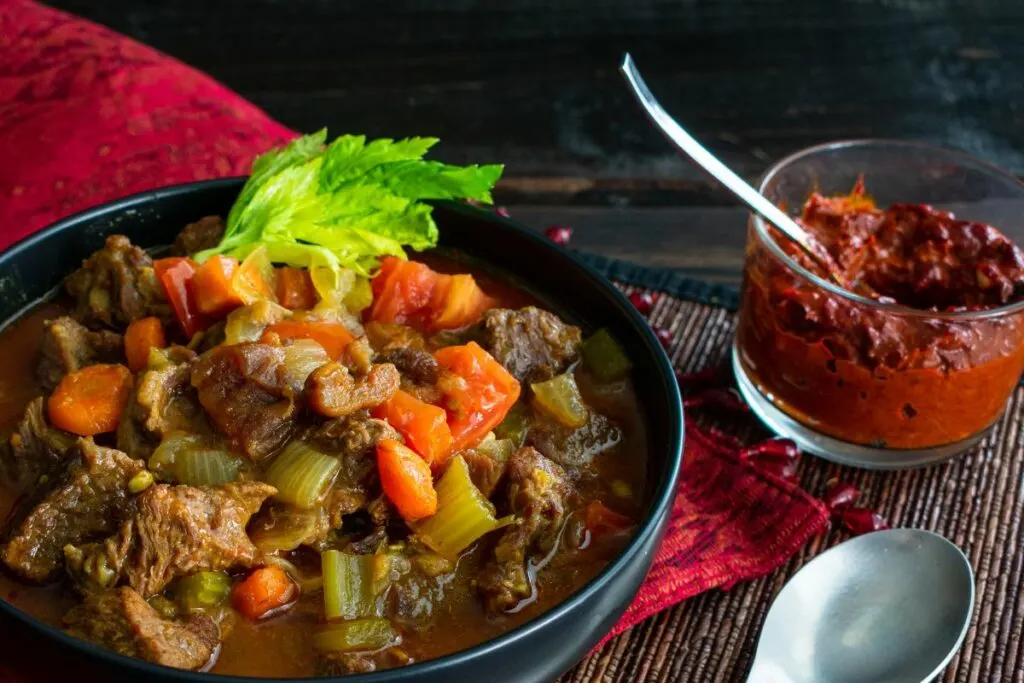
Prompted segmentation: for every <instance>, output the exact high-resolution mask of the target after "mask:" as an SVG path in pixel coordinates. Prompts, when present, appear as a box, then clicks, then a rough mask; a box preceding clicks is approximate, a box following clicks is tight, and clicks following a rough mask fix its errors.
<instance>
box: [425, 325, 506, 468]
mask: <svg viewBox="0 0 1024 683" xmlns="http://www.w3.org/2000/svg"><path fill="white" fill-rule="evenodd" d="M434 358H436V359H437V362H438V363H439V364H440V365H441V367H442V368H443V369H444V370H446V371H447V374H445V375H443V376H442V377H441V379H440V380H439V381H438V383H437V386H438V388H439V389H440V390H441V393H442V399H441V406H442V407H443V408H444V409H445V411H446V412H447V413H448V427H449V428H450V429H451V432H452V446H453V448H454V449H455V450H459V449H462V448H469V447H472V446H474V445H476V444H477V443H478V442H479V441H480V439H482V438H483V437H484V436H485V435H486V434H487V432H489V431H491V430H492V429H493V428H494V427H496V426H497V425H498V424H499V423H500V422H501V421H502V420H504V419H505V415H506V414H507V413H508V411H509V409H510V408H511V407H512V406H513V405H514V404H515V402H516V401H517V400H518V399H519V382H518V381H516V378H515V377H513V376H512V375H510V374H509V372H508V370H506V369H505V368H504V367H502V365H501V363H499V362H498V361H496V360H494V358H492V357H491V355H490V354H489V353H487V352H486V351H484V350H483V349H482V348H480V346H479V345H478V344H477V343H476V342H469V343H468V344H466V345H465V346H448V347H445V348H443V349H439V350H438V351H437V352H436V353H435V354H434Z"/></svg>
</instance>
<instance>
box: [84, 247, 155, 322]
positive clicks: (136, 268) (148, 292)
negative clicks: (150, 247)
mask: <svg viewBox="0 0 1024 683" xmlns="http://www.w3.org/2000/svg"><path fill="white" fill-rule="evenodd" d="M64 286H65V288H66V289H67V291H68V293H69V294H70V295H71V296H72V297H74V298H75V301H76V305H75V313H74V317H75V318H76V319H77V320H79V321H80V322H82V323H85V324H86V325H89V326H97V325H106V326H107V327H115V326H121V327H123V326H126V325H127V324H128V323H130V322H132V321H133V320H138V319H139V318H145V317H147V316H151V315H154V316H156V317H158V318H160V320H161V321H162V322H164V323H170V322H171V320H172V319H173V315H172V313H171V307H170V305H169V304H168V303H167V298H166V297H165V296H164V291H163V288H162V287H161V285H160V281H159V280H158V279H157V276H156V273H155V272H154V271H153V259H151V258H150V257H149V254H147V253H146V252H145V251H143V250H142V249H140V248H138V247H136V246H135V245H133V244H132V243H131V242H130V241H128V238H127V237H125V236H124V235H111V236H110V237H108V238H107V241H106V244H105V245H104V246H103V248H102V249H100V250H98V251H96V252H95V253H93V255H92V256H90V257H89V258H88V259H86V261H85V262H84V263H83V264H82V267H81V268H79V269H78V270H76V271H75V272H74V273H72V274H71V275H69V276H68V278H67V280H65V282H64Z"/></svg>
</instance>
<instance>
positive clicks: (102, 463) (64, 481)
mask: <svg viewBox="0 0 1024 683" xmlns="http://www.w3.org/2000/svg"><path fill="white" fill-rule="evenodd" d="M74 450H75V453H73V454H71V453H69V455H73V456H74V459H73V460H72V462H71V464H70V465H69V466H68V469H67V472H66V473H65V475H64V476H63V477H62V478H61V480H60V481H59V482H58V483H57V485H56V486H55V487H54V488H53V489H52V490H51V491H50V492H49V493H48V494H46V496H45V497H44V498H43V499H42V501H41V502H40V503H39V504H38V505H36V506H35V508H34V509H33V510H32V511H31V512H30V513H29V514H28V516H26V517H25V519H23V520H22V521H21V523H20V524H19V525H18V526H17V528H16V530H15V532H14V534H13V535H12V536H11V538H10V540H9V541H8V543H7V546H6V547H5V548H4V551H3V561H4V564H6V565H7V566H8V567H10V569H11V570H12V571H14V572H15V573H16V574H18V575H19V576H21V577H23V578H26V579H29V580H31V581H39V582H43V581H49V580H52V579H54V578H55V577H56V575H57V574H58V572H59V571H60V569H61V567H62V566H63V563H64V554H63V550H64V546H65V545H68V544H77V543H82V542H84V541H90V540H92V539H93V538H96V537H102V536H105V535H106V534H109V533H112V532H113V531H114V530H115V529H117V524H118V523H119V521H120V520H121V519H122V518H123V516H124V514H125V512H126V510H127V508H128V503H129V500H130V498H131V494H130V493H129V491H128V482H129V480H131V478H132V477H134V476H135V475H136V474H138V473H139V472H141V471H142V470H143V469H144V467H145V465H144V463H143V462H142V461H140V460H132V459H131V458H129V457H128V456H127V455H125V454H124V453H122V452H121V451H117V450H114V449H112V448H102V447H100V446H97V445H96V444H95V443H93V442H92V439H79V440H78V442H77V444H76V446H75V449H74Z"/></svg>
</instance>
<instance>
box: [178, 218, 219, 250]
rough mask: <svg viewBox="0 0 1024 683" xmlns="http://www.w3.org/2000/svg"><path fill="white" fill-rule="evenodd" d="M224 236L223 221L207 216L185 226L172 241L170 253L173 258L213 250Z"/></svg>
mask: <svg viewBox="0 0 1024 683" xmlns="http://www.w3.org/2000/svg"><path fill="white" fill-rule="evenodd" d="M223 236H224V219H223V218H221V217H220V216H207V217H206V218H200V219H199V220H197V221H196V222H195V223H189V224H188V225H186V226H185V227H184V228H183V229H182V231H181V232H179V233H178V236H177V237H176V238H175V239H174V245H173V246H172V247H171V252H172V253H173V254H174V255H175V256H191V255H192V254H194V253H196V252H197V251H203V250H204V249H213V248H214V247H215V246H217V245H218V244H220V239H221V237H223Z"/></svg>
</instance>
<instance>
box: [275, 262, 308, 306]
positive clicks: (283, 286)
mask: <svg viewBox="0 0 1024 683" xmlns="http://www.w3.org/2000/svg"><path fill="white" fill-rule="evenodd" d="M275 277H276V278H277V303H279V304H281V305H282V306H284V307H285V308H288V309H291V310H293V311H308V310H309V309H311V308H313V307H314V306H316V302H317V298H318V297H317V294H316V287H314V286H313V278H312V277H310V275H309V271H308V270H306V269H305V268H293V267H292V266H284V267H283V268H278V269H277V270H276V274H275Z"/></svg>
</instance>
